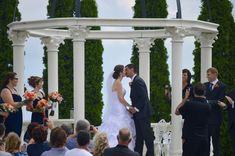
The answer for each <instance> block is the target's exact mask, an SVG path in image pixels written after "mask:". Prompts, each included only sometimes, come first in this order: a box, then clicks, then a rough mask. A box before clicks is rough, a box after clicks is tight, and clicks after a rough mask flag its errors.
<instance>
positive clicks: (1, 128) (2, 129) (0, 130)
mask: <svg viewBox="0 0 235 156" xmlns="http://www.w3.org/2000/svg"><path fill="white" fill-rule="evenodd" d="M5 130H6V127H5V125H4V124H2V123H0V139H1V138H3V137H4V135H5Z"/></svg>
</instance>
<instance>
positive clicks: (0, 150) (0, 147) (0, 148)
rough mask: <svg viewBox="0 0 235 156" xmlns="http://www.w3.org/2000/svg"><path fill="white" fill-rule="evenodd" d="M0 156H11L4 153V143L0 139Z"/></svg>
mask: <svg viewBox="0 0 235 156" xmlns="http://www.w3.org/2000/svg"><path fill="white" fill-rule="evenodd" d="M0 156H12V155H11V154H10V153H8V152H5V142H4V140H2V139H0Z"/></svg>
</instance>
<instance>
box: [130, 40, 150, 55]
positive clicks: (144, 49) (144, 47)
mask: <svg viewBox="0 0 235 156" xmlns="http://www.w3.org/2000/svg"><path fill="white" fill-rule="evenodd" d="M134 44H135V45H136V46H137V48H138V49H139V53H150V48H151V47H152V46H153V44H154V38H135V39H134Z"/></svg>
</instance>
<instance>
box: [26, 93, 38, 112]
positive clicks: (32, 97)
mask: <svg viewBox="0 0 235 156" xmlns="http://www.w3.org/2000/svg"><path fill="white" fill-rule="evenodd" d="M23 97H24V98H25V101H26V104H27V106H26V109H27V110H32V109H33V105H32V101H33V100H35V99H36V98H37V94H36V93H35V92H30V91H26V92H25V93H24V95H23Z"/></svg>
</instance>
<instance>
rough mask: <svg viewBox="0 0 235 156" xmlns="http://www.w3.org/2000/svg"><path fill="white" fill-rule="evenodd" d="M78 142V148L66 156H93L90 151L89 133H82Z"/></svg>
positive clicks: (78, 136) (78, 137) (68, 152)
mask: <svg viewBox="0 0 235 156" xmlns="http://www.w3.org/2000/svg"><path fill="white" fill-rule="evenodd" d="M77 142H78V148H74V149H72V150H70V151H67V152H66V154H65V156H92V154H91V153H90V152H89V149H88V145H89V143H90V133H89V132H88V131H80V132H79V133H78V134H77Z"/></svg>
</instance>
